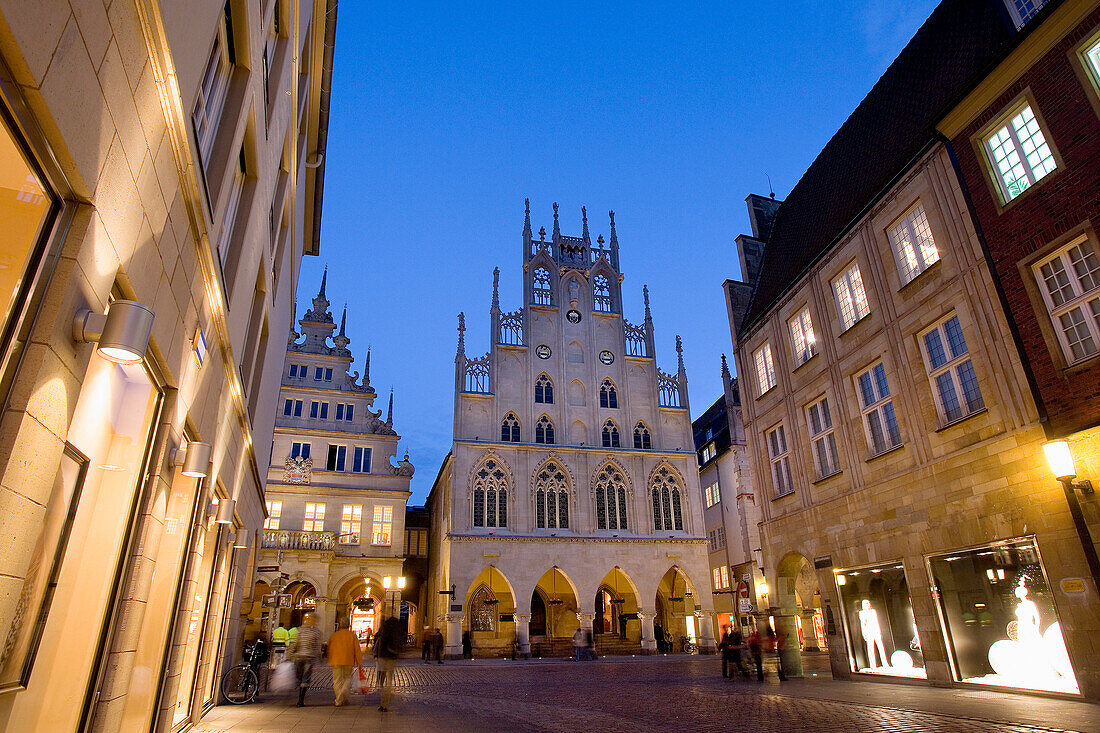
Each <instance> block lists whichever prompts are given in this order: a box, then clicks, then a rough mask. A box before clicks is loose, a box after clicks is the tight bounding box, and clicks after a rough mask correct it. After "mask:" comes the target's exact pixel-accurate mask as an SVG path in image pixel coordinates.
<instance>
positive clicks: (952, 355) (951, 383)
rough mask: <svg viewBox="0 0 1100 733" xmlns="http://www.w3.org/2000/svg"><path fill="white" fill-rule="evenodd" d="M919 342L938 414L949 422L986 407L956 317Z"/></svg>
mask: <svg viewBox="0 0 1100 733" xmlns="http://www.w3.org/2000/svg"><path fill="white" fill-rule="evenodd" d="M1098 274H1100V273H1098ZM921 344H922V346H923V347H924V358H925V364H926V366H927V368H928V378H929V379H930V380H931V381H932V387H933V389H932V391H933V392H934V393H935V397H936V407H938V408H939V413H940V417H941V418H943V420H944V421H945V422H949V423H950V422H954V421H956V420H961V419H962V418H964V417H966V416H967V415H973V414H974V413H975V412H978V411H980V410H983V409H985V402H984V401H983V400H982V393H981V390H980V389H979V388H978V377H977V375H976V374H975V373H974V364H973V362H971V361H970V352H969V351H968V350H967V348H966V339H965V338H963V332H962V326H960V325H959V317H958V316H951V317H950V318H948V319H947V320H945V321H943V322H941V323H938V324H936V325H935V326H933V327H932V329H931V330H929V331H926V332H925V333H924V334H922V336H921Z"/></svg>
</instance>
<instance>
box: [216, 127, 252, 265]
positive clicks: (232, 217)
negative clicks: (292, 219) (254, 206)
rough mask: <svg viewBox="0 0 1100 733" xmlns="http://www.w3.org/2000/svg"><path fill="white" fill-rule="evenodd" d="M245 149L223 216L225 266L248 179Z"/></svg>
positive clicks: (221, 238)
mask: <svg viewBox="0 0 1100 733" xmlns="http://www.w3.org/2000/svg"><path fill="white" fill-rule="evenodd" d="M245 171H246V168H245V162H244V147H242V148H241V151H240V154H239V155H237V165H236V167H235V168H234V169H233V179H232V180H231V181H230V182H229V194H228V196H227V198H226V200H225V212H224V213H223V214H222V223H221V231H220V232H219V233H218V258H219V260H220V262H221V264H222V266H224V265H225V258H226V256H227V255H228V254H229V243H230V240H231V239H232V237H233V226H234V224H235V223H236V221H237V209H238V208H239V207H240V205H241V195H242V194H243V193H244V184H245V180H246V178H247V175H246V173H245Z"/></svg>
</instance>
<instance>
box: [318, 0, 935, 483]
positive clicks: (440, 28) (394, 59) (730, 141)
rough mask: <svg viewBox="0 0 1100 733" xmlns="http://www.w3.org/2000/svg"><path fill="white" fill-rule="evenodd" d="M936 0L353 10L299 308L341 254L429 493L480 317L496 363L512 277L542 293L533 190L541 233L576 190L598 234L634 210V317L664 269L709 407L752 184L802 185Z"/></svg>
mask: <svg viewBox="0 0 1100 733" xmlns="http://www.w3.org/2000/svg"><path fill="white" fill-rule="evenodd" d="M935 4H936V3H935V1H934V0H911V1H909V2H899V1H898V0H850V1H849V2H846V3H840V4H836V3H822V2H812V1H799V2H795V1H790V2H787V1H785V0H779V1H778V2H763V3H713V4H699V5H696V4H693V3H644V2H643V3H625V2H624V3H564V2H557V3H538V2H530V3H505V2H500V3H485V2H462V3H450V2H447V3H444V2H438V3H421V2H413V1H409V0H406V1H404V2H396V3H366V2H345V3H341V4H340V11H339V13H340V14H339V20H338V37H337V44H336V61H335V74H334V79H333V104H332V117H331V121H330V128H329V140H328V155H327V162H326V169H327V170H326V181H325V200H324V219H323V225H322V238H321V253H320V256H319V257H307V258H305V261H304V263H303V267H302V279H301V283H300V286H299V293H298V301H299V313H298V317H300V316H301V313H302V312H303V311H304V310H305V309H306V308H307V307H308V305H309V300H310V298H312V296H313V295H314V294H315V293H316V292H317V286H318V284H319V282H320V278H321V270H322V268H323V267H324V266H325V265H326V264H327V265H329V278H328V297H329V299H330V300H331V301H332V304H333V305H332V309H333V312H334V315H335V316H336V317H337V318H339V310H340V308H341V307H342V306H343V303H344V301H345V300H346V301H347V303H348V335H349V336H350V337H351V339H352V342H351V346H350V348H351V349H352V352H353V353H354V354H355V355H356V357H357V358H356V363H355V365H354V366H353V369H358V370H360V371H362V364H363V356H364V355H365V353H366V349H367V345H368V344H369V345H371V347H372V356H371V383H372V385H373V386H374V388H375V389H376V390H377V391H378V401H377V403H376V407H382V408H383V409H384V408H385V404H386V399H387V398H388V395H389V390H390V387H391V386H392V387H393V388H394V391H395V397H394V403H395V405H394V428H395V429H396V430H397V432H398V434H400V435H401V436H402V440H401V445H400V448H399V450H400V451H404V450H408V451H409V454H410V460H411V461H412V462H413V463H414V464H415V465H416V475H415V477H414V478H413V483H412V487H413V496H412V499H411V500H410V503H411V504H421V503H423V502H424V499H425V498H426V497H427V494H428V491H429V490H430V489H431V485H432V482H433V480H434V479H435V476H436V473H437V472H438V470H439V466H440V463H441V461H442V459H443V457H444V456H445V455H446V454H447V451H448V450H450V443H451V436H452V416H453V411H454V355H455V346H456V338H457V332H456V326H457V314H458V312H459V311H464V312H465V313H466V325H467V333H466V348H467V354H468V355H470V356H479V355H481V354H483V353H485V351H486V350H487V349H488V347H489V332H488V331H489V327H488V312H489V305H490V296H491V290H492V271H493V268H494V267H497V266H499V267H500V268H501V277H500V280H501V307H502V308H503V309H504V310H505V311H509V310H514V309H516V308H519V307H520V305H521V302H520V301H521V294H522V284H521V279H520V278H521V272H522V270H521V250H522V248H521V237H520V233H521V230H522V227H523V199H524V198H525V197H529V198H530V199H531V208H532V214H531V218H532V224H533V226H534V230H535V232H538V229H539V227H540V226H545V227H546V229H547V231H548V232H549V231H550V229H551V227H552V221H553V219H552V215H551V204H552V203H553V202H554V201H557V202H559V204H560V206H561V227H562V233H563V234H571V235H575V236H579V235H580V231H581V222H580V207H581V206H582V205H586V206H587V207H588V212H589V226H590V228H591V235H592V239H593V240H595V238H596V236H597V235H598V234H603V235H604V238H605V239H606V238H607V234H608V223H607V211H608V210H609V209H613V210H614V211H615V218H616V228H617V230H618V235H619V242H620V251H621V262H620V264H621V267H622V271H623V273H624V275H625V279H624V282H623V299H624V312H625V316H626V318H627V319H629V320H630V321H632V322H635V323H639V322H641V320H642V295H641V291H642V285H643V283H647V284H648V285H649V290H650V296H651V303H652V310H653V320H654V327H655V332H656V342H657V343H656V346H657V363H658V365H659V366H660V367H661V368H662V369H664V370H666V371H675V369H676V354H675V350H674V340H675V336H676V334H680V335H682V336H683V341H684V361H685V363H686V366H687V374H688V384H689V393H690V402H691V414H692V417H698V416H699V415H700V414H701V413H702V412H703V411H704V410H706V408H707V407H709V406H710V404H711V403H712V402H713V401H714V400H715V399H716V398H717V397H718V396H719V394H720V393H721V389H722V383H721V376H720V361H719V358H720V355H721V354H723V353H725V354H727V355H729V354H731V343H730V332H729V323H728V320H727V317H726V308H725V304H724V301H723V297H722V287H721V285H722V281H723V280H725V279H726V278H739V277H740V271H739V268H738V264H737V254H736V247H735V244H734V237H735V236H736V235H737V234H739V233H741V232H748V231H749V224H748V217H747V214H746V208H745V203H744V199H745V196H746V195H748V194H749V193H760V194H767V193H768V180H767V178H766V176H770V177H771V182H772V185H773V186H774V189H775V192H776V195H777V196H778V197H779V198H783V197H784V196H785V195H786V194H787V192H789V191H790V189H791V188H792V187H793V186H794V184H795V183H797V181H798V179H799V177H800V176H801V175H802V173H803V172H804V171H805V169H806V168H807V167H808V166H809V164H810V163H811V162H812V161H813V159H814V157H816V155H817V153H818V151H819V150H820V149H821V147H822V146H823V145H824V144H825V143H826V142H827V141H828V139H829V138H830V137H831V136H832V135H833V133H834V132H835V131H836V130H837V128H838V127H839V126H840V125H841V124H842V123H843V122H844V120H845V118H846V117H847V116H848V115H849V114H850V113H851V111H852V110H853V109H854V108H855V106H856V105H857V104H858V103H859V101H860V100H861V99H862V98H863V96H864V95H865V94H866V93H867V92H868V91H869V90H870V88H871V86H872V85H873V84H874V83H875V81H876V80H877V79H878V77H879V76H880V75H881V74H882V72H883V71H884V70H885V69H886V67H887V66H888V65H889V63H890V61H891V60H893V58H894V57H895V56H896V55H897V53H898V52H899V51H900V50H901V48H902V47H903V46H904V45H905V43H906V42H907V40H908V39H909V38H910V37H911V36H912V34H913V33H914V32H915V31H916V29H917V28H918V27H919V26H920V24H921V23H922V22H923V21H924V19H925V18H926V17H927V16H928V14H929V13H930V12H931V11H932V8H933V7H934V6H935ZM838 9H839V11H840V12H838ZM853 165H858V161H853ZM536 236H537V235H536ZM730 361H731V363H730V366H731V368H732V367H733V364H732V358H731V360H730Z"/></svg>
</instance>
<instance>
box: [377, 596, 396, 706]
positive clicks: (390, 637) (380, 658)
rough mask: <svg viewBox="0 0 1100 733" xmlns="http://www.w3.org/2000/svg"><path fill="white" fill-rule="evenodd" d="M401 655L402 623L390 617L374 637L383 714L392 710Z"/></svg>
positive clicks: (380, 704)
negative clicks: (391, 701)
mask: <svg viewBox="0 0 1100 733" xmlns="http://www.w3.org/2000/svg"><path fill="white" fill-rule="evenodd" d="M400 653H401V622H400V621H398V620H397V618H396V617H395V616H390V617H389V618H388V619H386V620H385V621H383V622H382V626H381V627H379V629H378V633H377V634H375V635H374V659H375V666H376V668H377V669H378V687H379V689H380V690H381V693H382V694H381V698H380V699H379V701H378V709H379V710H380V711H382V712H383V713H384V712H386V711H387V710H389V708H390V697H391V696H392V694H393V674H394V669H395V668H396V667H397V657H398V655H399V654H400Z"/></svg>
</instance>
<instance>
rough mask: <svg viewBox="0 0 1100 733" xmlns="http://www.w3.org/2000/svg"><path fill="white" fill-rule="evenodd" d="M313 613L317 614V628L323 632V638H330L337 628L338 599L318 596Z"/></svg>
mask: <svg viewBox="0 0 1100 733" xmlns="http://www.w3.org/2000/svg"><path fill="white" fill-rule="evenodd" d="M313 614H314V616H316V619H317V630H318V631H320V632H321V638H322V639H328V637H329V636H330V635H331V634H332V632H333V631H335V630H336V601H335V600H333V599H331V598H318V599H317V606H316V608H314V609H313Z"/></svg>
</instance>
